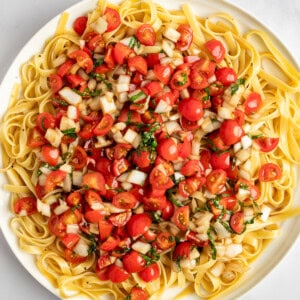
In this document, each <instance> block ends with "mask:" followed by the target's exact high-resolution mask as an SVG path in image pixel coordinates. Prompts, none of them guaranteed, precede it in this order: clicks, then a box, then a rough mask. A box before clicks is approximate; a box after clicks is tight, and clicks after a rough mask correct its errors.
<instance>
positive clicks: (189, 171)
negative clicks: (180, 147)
mask: <svg viewBox="0 0 300 300" xmlns="http://www.w3.org/2000/svg"><path fill="white" fill-rule="evenodd" d="M203 171H204V168H203V165H202V163H201V162H200V161H199V160H197V159H194V160H188V161H187V162H186V163H185V164H184V165H183V166H182V168H181V169H180V173H181V174H182V175H184V176H188V177H189V176H194V175H195V176H201V175H202V174H203Z"/></svg>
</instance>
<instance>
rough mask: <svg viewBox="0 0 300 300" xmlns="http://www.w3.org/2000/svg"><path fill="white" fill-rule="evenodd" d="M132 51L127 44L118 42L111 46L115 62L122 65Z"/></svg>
mask: <svg viewBox="0 0 300 300" xmlns="http://www.w3.org/2000/svg"><path fill="white" fill-rule="evenodd" d="M132 53H133V50H132V49H131V48H129V47H128V46H126V45H124V44H122V43H120V42H118V43H116V44H115V46H114V48H113V57H114V60H115V61H116V63H117V64H119V65H123V64H124V63H125V61H126V60H127V59H128V57H129V55H130V54H132Z"/></svg>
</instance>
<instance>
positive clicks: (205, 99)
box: [192, 89, 211, 108]
mask: <svg viewBox="0 0 300 300" xmlns="http://www.w3.org/2000/svg"><path fill="white" fill-rule="evenodd" d="M192 98H194V99H197V100H199V101H201V102H202V105H203V108H210V107H211V101H210V93H209V91H208V90H207V89H205V90H194V91H193V93H192Z"/></svg>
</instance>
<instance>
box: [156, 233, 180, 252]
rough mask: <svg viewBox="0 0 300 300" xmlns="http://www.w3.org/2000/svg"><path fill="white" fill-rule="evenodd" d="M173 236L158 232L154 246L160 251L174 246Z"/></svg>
mask: <svg viewBox="0 0 300 300" xmlns="http://www.w3.org/2000/svg"><path fill="white" fill-rule="evenodd" d="M175 244H176V241H175V236H174V235H172V234H171V233H169V232H164V231H162V232H160V233H159V234H158V236H157V238H156V241H155V245H156V246H157V247H158V248H159V249H161V250H167V249H170V248H172V247H173V246H175Z"/></svg>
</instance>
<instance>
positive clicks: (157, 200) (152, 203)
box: [143, 195, 167, 211]
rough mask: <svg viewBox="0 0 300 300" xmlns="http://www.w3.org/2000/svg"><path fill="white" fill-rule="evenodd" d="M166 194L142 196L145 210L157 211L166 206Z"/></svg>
mask: <svg viewBox="0 0 300 300" xmlns="http://www.w3.org/2000/svg"><path fill="white" fill-rule="evenodd" d="M166 201H167V199H166V196H164V195H162V196H148V197H144V198H143V203H144V205H145V210H151V211H157V210H162V209H164V208H165V206H166Z"/></svg>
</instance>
